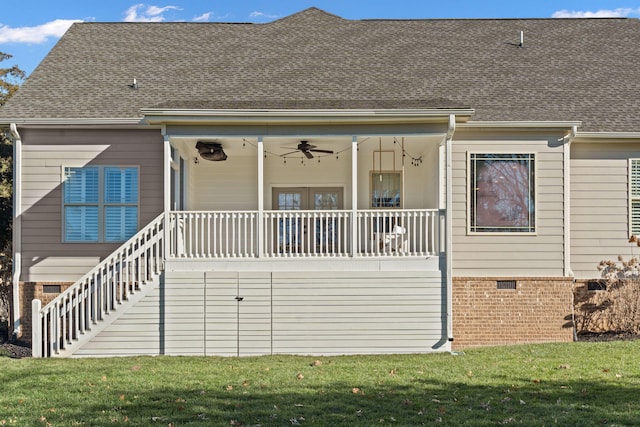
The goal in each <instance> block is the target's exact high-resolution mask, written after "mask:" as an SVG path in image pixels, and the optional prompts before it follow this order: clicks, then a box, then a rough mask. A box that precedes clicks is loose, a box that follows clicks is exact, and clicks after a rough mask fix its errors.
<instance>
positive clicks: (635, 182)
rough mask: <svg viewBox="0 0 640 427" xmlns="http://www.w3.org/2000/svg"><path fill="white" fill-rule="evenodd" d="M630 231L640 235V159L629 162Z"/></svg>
mask: <svg viewBox="0 0 640 427" xmlns="http://www.w3.org/2000/svg"><path fill="white" fill-rule="evenodd" d="M629 231H630V233H629V234H631V235H634V236H638V235H640V159H630V160H629Z"/></svg>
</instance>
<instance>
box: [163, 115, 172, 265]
mask: <svg viewBox="0 0 640 427" xmlns="http://www.w3.org/2000/svg"><path fill="white" fill-rule="evenodd" d="M162 136H163V137H164V143H163V148H164V162H163V165H164V167H163V181H164V193H163V194H164V230H163V231H164V248H163V252H164V259H165V260H166V259H167V258H169V248H170V247H171V246H170V242H169V239H170V238H171V224H170V223H169V212H170V211H171V144H170V142H169V135H167V129H166V127H165V126H163V127H162Z"/></svg>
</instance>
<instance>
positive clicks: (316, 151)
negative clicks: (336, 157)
mask: <svg viewBox="0 0 640 427" xmlns="http://www.w3.org/2000/svg"><path fill="white" fill-rule="evenodd" d="M309 151H313V152H314V153H327V154H333V151H331V150H319V149H317V150H309Z"/></svg>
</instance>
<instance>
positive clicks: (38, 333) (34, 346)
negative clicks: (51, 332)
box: [31, 299, 42, 357]
mask: <svg viewBox="0 0 640 427" xmlns="http://www.w3.org/2000/svg"><path fill="white" fill-rule="evenodd" d="M41 309H42V303H41V302H40V300H39V299H34V300H32V301H31V316H32V319H31V356H32V357H42V322H41V321H40V310H41Z"/></svg>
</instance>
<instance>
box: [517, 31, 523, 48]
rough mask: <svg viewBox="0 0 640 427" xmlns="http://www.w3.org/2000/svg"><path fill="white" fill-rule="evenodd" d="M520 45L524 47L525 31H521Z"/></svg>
mask: <svg viewBox="0 0 640 427" xmlns="http://www.w3.org/2000/svg"><path fill="white" fill-rule="evenodd" d="M518 47H524V31H520V43H519V44H518Z"/></svg>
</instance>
